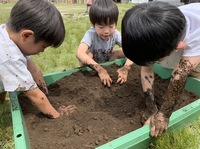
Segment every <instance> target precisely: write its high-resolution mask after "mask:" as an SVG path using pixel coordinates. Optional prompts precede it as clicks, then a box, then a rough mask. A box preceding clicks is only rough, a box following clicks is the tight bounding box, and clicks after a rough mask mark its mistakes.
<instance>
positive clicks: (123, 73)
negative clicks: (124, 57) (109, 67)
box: [117, 67, 128, 84]
mask: <svg viewBox="0 0 200 149" xmlns="http://www.w3.org/2000/svg"><path fill="white" fill-rule="evenodd" d="M117 72H118V79H117V83H120V84H122V83H125V82H126V81H127V76H128V69H127V68H126V67H122V68H119V69H118V70H117Z"/></svg>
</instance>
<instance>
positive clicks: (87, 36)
mask: <svg viewBox="0 0 200 149" xmlns="http://www.w3.org/2000/svg"><path fill="white" fill-rule="evenodd" d="M81 43H85V44H86V45H88V47H91V44H92V34H91V32H90V31H89V30H88V31H87V32H86V33H85V35H84V36H83V38H82V40H81Z"/></svg>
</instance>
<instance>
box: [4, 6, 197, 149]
mask: <svg viewBox="0 0 200 149" xmlns="http://www.w3.org/2000/svg"><path fill="white" fill-rule="evenodd" d="M13 5H14V3H9V4H2V3H0V24H2V23H5V22H6V20H7V18H8V17H9V12H10V10H11V8H12V6H13ZM131 6H133V4H118V7H119V10H120V17H119V21H118V26H117V28H118V30H121V29H120V27H121V19H122V16H123V15H124V13H125V11H126V10H127V9H128V8H130V7H131ZM56 7H57V8H58V9H59V10H60V12H61V14H62V16H63V20H64V23H65V27H66V38H65V41H64V43H63V44H62V45H61V46H60V47H59V48H57V49H54V48H48V49H46V50H45V52H43V53H40V54H38V55H36V56H32V59H33V60H34V61H35V62H36V64H37V65H38V66H39V67H40V69H41V71H42V72H43V74H47V73H52V72H57V71H62V70H67V69H70V68H76V67H78V61H77V59H76V57H75V52H76V49H77V48H78V45H79V42H80V40H81V38H82V37H83V35H84V33H85V31H86V30H87V29H88V28H89V27H90V26H91V24H90V22H89V18H88V14H87V13H85V10H86V6H85V4H57V5H56ZM52 17H53V16H52ZM11 118H12V117H11V113H10V107H9V101H6V102H4V103H3V104H0V149H1V148H3V149H4V148H5V149H12V148H14V141H13V132H12V119H11ZM199 140H200V119H199V120H197V121H196V122H194V123H192V124H191V125H190V126H188V127H186V128H184V129H181V130H178V131H176V132H167V133H165V134H164V135H163V136H162V137H160V138H158V139H155V140H153V141H152V145H151V146H152V148H156V149H198V148H200V146H199V144H200V142H199Z"/></svg>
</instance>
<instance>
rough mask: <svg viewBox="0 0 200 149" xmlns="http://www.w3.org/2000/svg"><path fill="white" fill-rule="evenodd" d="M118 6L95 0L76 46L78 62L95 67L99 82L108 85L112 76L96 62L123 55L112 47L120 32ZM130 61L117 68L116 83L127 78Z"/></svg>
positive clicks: (118, 40)
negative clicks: (84, 31) (86, 24)
mask: <svg viewBox="0 0 200 149" xmlns="http://www.w3.org/2000/svg"><path fill="white" fill-rule="evenodd" d="M118 15H119V10H118V7H117V5H116V4H115V2H114V1H113V0H95V2H94V3H93V5H92V6H91V8H90V11H89V17H90V22H91V23H92V25H93V27H91V28H90V29H89V30H88V31H87V32H86V33H85V35H84V37H83V39H82V40H81V43H80V45H79V47H78V50H77V53H76V57H77V59H78V60H79V61H80V65H81V66H83V65H88V66H90V67H91V68H92V69H94V70H96V71H97V73H98V75H99V77H100V79H101V82H102V83H103V84H104V85H105V86H108V87H110V85H111V84H112V79H111V77H110V75H109V74H108V73H107V71H106V70H105V69H104V68H103V67H102V66H101V65H100V64H99V63H104V62H107V61H112V60H115V59H117V58H125V55H124V53H123V51H122V49H121V48H119V49H116V50H114V49H113V48H114V46H115V45H118V46H121V33H120V32H119V31H117V30H116V25H117V20H118ZM131 65H132V61H130V60H128V59H127V61H126V63H125V65H124V66H123V67H122V68H120V69H118V70H117V72H118V80H117V83H120V84H122V83H124V82H126V81H127V76H128V70H129V69H130V67H131Z"/></svg>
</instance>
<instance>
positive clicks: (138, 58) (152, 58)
mask: <svg viewBox="0 0 200 149" xmlns="http://www.w3.org/2000/svg"><path fill="white" fill-rule="evenodd" d="M199 8H200V3H193V4H188V5H183V6H180V7H179V8H177V7H176V6H173V5H170V4H169V3H165V2H156V1H155V2H149V3H143V4H139V5H136V6H134V7H132V8H131V9H129V10H128V11H127V12H126V13H125V16H124V17H123V19H122V48H123V50H124V53H125V55H126V56H127V57H128V58H129V59H131V60H132V61H133V62H134V63H136V64H138V65H141V66H142V67H141V81H142V87H143V91H144V94H145V97H146V104H147V111H146V112H149V114H150V115H151V116H150V115H149V119H148V120H147V121H146V123H145V124H150V125H151V136H154V137H157V136H160V135H161V134H162V133H163V132H164V131H165V130H166V129H167V127H168V123H169V118H170V116H171V114H172V111H173V109H174V106H175V104H176V102H177V101H178V100H179V99H180V95H181V93H182V91H183V90H184V87H185V84H186V81H187V78H188V76H189V75H191V76H194V77H197V78H200V74H199V73H198V72H200V69H199V68H200V67H199V63H200V42H199V41H200V9H199ZM156 62H160V63H161V65H162V66H163V67H167V68H172V69H174V70H173V73H172V76H171V80H170V83H169V86H168V89H167V91H166V94H165V95H164V96H163V97H160V98H161V99H162V100H163V102H162V104H161V105H160V106H159V107H157V105H156V104H155V103H154V93H153V81H154V73H153V64H154V63H156ZM146 112H145V113H146Z"/></svg>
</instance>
